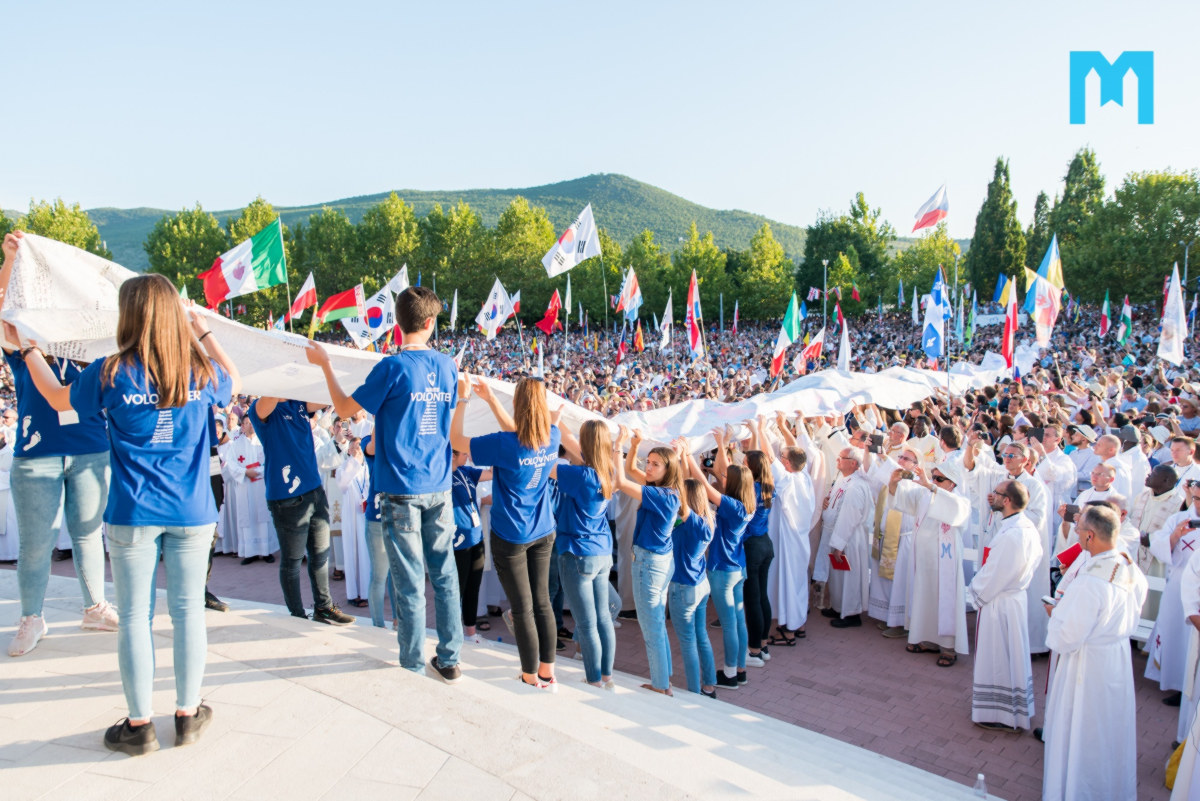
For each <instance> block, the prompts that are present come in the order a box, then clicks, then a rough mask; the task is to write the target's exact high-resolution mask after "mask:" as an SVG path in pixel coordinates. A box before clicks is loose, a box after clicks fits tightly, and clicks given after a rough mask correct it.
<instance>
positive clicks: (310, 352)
mask: <svg viewBox="0 0 1200 801" xmlns="http://www.w3.org/2000/svg"><path fill="white" fill-rule="evenodd" d="M304 355H305V356H307V357H308V361H309V363H310V364H315V365H316V366H317V367H320V368H321V372H322V373H324V375H325V386H327V387H328V388H329V397H330V398H332V399H333V410H334V411H335V412H337V413H338V416H339V417H341V418H343V419H346V420H349V419H350V418H351V417H353V416H354V415H355V414H357V413H358V410H359V409H361V408H362V407H361V406H359V405H358V401H356V400H355V399H354V398H352V397H350V396H349V395H347V394H346V393H345V392H344V391H343V390H342V385H341V384H340V383H338V380H337V376H336V375H334V374H333V365H332V364H330V363H329V354H328V353H327V352H326V351H325V348H323V347H321V346H320V345H318V344H317V343H316V342H313V341H312V340H311V339H310V340H309V341H308V349H307V350H306V351H305V352H304Z"/></svg>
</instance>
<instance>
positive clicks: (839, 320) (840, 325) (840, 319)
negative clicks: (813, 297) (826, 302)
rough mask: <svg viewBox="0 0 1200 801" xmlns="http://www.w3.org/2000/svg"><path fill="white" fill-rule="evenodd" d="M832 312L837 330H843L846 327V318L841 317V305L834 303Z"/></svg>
mask: <svg viewBox="0 0 1200 801" xmlns="http://www.w3.org/2000/svg"><path fill="white" fill-rule="evenodd" d="M833 310H834V312H835V313H836V314H837V323H838V328H845V327H846V318H845V317H842V304H840V303H835V304H834V306H833Z"/></svg>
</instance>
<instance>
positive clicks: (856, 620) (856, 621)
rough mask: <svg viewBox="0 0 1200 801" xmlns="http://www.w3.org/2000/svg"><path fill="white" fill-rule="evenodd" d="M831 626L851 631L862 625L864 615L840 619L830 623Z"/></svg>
mask: <svg viewBox="0 0 1200 801" xmlns="http://www.w3.org/2000/svg"><path fill="white" fill-rule="evenodd" d="M829 625H831V626H833V627H834V628H835V629H850V628H854V627H855V626H861V625H862V615H851V616H850V617H838V618H834V619H833V620H831V621H829Z"/></svg>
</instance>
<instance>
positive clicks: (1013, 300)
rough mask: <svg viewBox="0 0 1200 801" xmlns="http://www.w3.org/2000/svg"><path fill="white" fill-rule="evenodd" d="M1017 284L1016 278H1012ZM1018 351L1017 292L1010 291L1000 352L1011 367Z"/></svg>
mask: <svg viewBox="0 0 1200 801" xmlns="http://www.w3.org/2000/svg"><path fill="white" fill-rule="evenodd" d="M1011 280H1012V282H1013V286H1014V287H1015V286H1016V279H1015V278H1014V279H1011ZM1016 352H1017V293H1016V291H1013V292H1009V293H1008V306H1007V307H1005V309H1004V338H1003V339H1002V340H1001V343H1000V353H1001V354H1002V355H1003V356H1004V364H1005V366H1007V367H1008V368H1009V369H1012V366H1013V356H1015V355H1016Z"/></svg>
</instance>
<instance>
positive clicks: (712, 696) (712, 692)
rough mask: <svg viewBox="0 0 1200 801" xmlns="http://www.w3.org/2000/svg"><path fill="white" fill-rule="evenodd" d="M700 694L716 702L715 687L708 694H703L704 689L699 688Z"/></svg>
mask: <svg viewBox="0 0 1200 801" xmlns="http://www.w3.org/2000/svg"><path fill="white" fill-rule="evenodd" d="M734 681H737V679H734ZM700 694H701V695H706V696H708V697H709V698H712V699H713V700H716V697H717V688H716V687H713V688H712V689H711V690H709V691H708V692H704V688H703V687H701V688H700Z"/></svg>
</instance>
